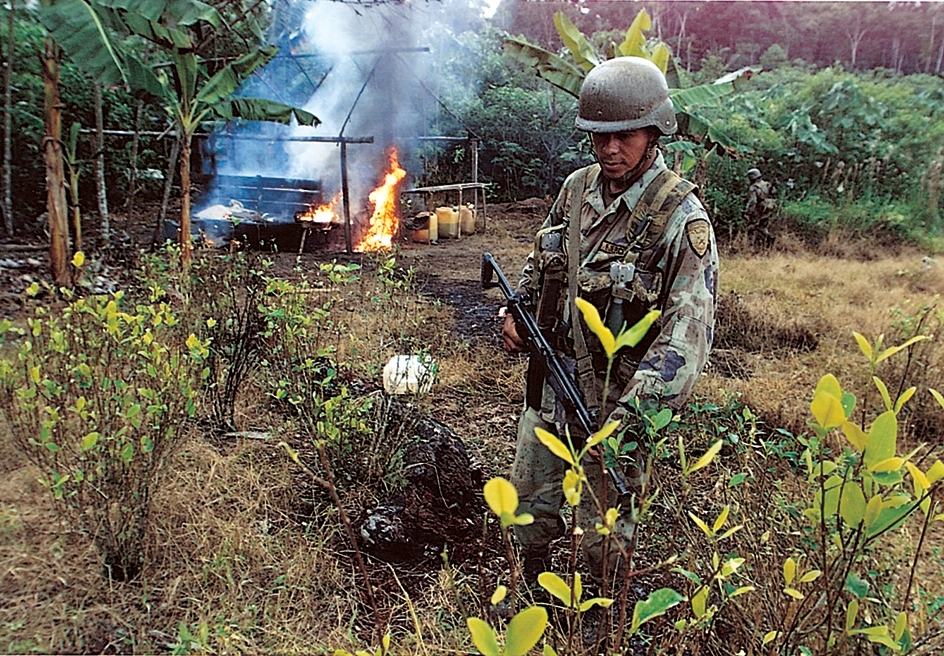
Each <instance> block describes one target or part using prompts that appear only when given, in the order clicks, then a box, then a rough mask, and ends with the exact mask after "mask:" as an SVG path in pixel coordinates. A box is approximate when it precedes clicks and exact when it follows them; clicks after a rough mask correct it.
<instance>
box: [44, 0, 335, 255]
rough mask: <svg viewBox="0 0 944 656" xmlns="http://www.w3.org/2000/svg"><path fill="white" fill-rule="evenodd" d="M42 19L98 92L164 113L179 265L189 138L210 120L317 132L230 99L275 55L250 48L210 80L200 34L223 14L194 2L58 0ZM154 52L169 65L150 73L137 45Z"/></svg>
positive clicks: (288, 115) (186, 242) (186, 236)
mask: <svg viewBox="0 0 944 656" xmlns="http://www.w3.org/2000/svg"><path fill="white" fill-rule="evenodd" d="M41 20H42V22H43V24H44V25H45V26H46V28H47V30H49V33H50V36H51V37H52V38H53V39H54V40H55V41H56V42H57V43H58V44H59V45H60V46H61V47H62V49H63V51H64V52H65V53H66V54H67V55H68V56H69V57H71V58H72V59H73V61H75V63H76V65H77V66H79V67H80V68H81V69H82V70H84V71H85V72H86V73H88V74H89V75H90V76H91V77H92V78H93V79H95V80H97V81H98V82H100V83H101V84H103V85H115V84H121V85H124V86H126V87H127V88H129V89H131V90H132V91H133V92H135V93H137V94H139V95H140V97H142V98H144V99H145V100H146V101H150V102H157V103H159V104H160V105H161V106H162V107H164V109H165V110H166V111H167V112H168V114H169V116H170V118H171V120H172V122H173V124H174V128H175V130H176V133H177V140H178V143H179V145H180V153H181V158H180V181H181V217H180V244H181V261H182V264H183V267H184V268H185V269H186V268H188V267H189V265H190V255H191V253H190V246H191V244H190V153H191V144H192V140H193V135H194V134H195V132H196V131H197V129H198V128H199V126H200V125H201V123H202V122H203V121H204V120H206V119H208V118H210V117H214V118H223V119H227V120H230V119H235V118H241V119H246V120H263V121H274V122H279V123H289V122H291V120H292V119H293V118H294V120H295V121H297V122H298V123H299V124H301V125H318V124H319V123H320V121H319V120H318V118H317V117H315V116H314V115H312V114H310V113H308V112H306V111H304V110H302V109H298V108H295V107H291V106H289V105H285V104H283V103H280V102H276V101H273V100H267V99H262V98H234V97H233V94H234V93H235V92H236V91H237V89H238V88H239V87H240V86H241V85H242V83H243V82H244V81H245V80H246V79H247V78H248V77H249V76H250V75H252V73H253V72H255V71H256V70H258V69H259V68H261V67H262V66H265V65H266V64H267V63H268V62H269V61H270V60H271V59H272V58H273V57H274V56H275V55H276V53H277V52H278V49H277V48H275V47H274V46H270V47H256V48H250V49H248V50H249V51H248V52H245V53H244V54H243V55H242V56H240V57H238V58H235V59H234V60H233V61H231V62H229V63H228V64H227V65H225V66H224V67H223V68H221V69H220V70H219V71H217V72H216V73H215V74H213V75H210V74H209V72H208V71H207V69H206V66H205V64H204V62H202V60H201V59H200V57H199V55H198V50H199V45H200V44H199V41H198V38H197V35H198V34H199V33H200V31H201V30H203V29H206V28H208V29H210V30H213V31H219V30H223V29H226V28H227V27H231V26H227V25H225V24H224V21H223V19H222V17H221V15H220V13H219V12H218V11H217V10H216V9H215V8H214V7H212V6H210V5H208V4H205V3H203V2H200V1H199V0H96V1H95V2H91V1H90V0H58V1H56V2H54V3H52V4H50V5H48V6H46V7H44V10H43V12H42V14H41ZM141 39H144V40H145V41H147V42H149V43H151V44H153V45H155V46H157V49H158V52H160V53H162V54H163V55H164V58H165V59H166V63H167V65H166V66H164V65H162V66H148V65H146V64H145V63H144V62H143V61H141V60H140V59H139V58H138V57H137V56H136V55H135V53H134V50H133V45H132V44H133V43H138V44H139V43H140V40H141Z"/></svg>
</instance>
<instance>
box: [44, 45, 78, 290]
mask: <svg viewBox="0 0 944 656" xmlns="http://www.w3.org/2000/svg"><path fill="white" fill-rule="evenodd" d="M43 91H44V101H45V103H44V115H45V118H46V136H45V138H44V140H43V141H44V143H43V154H44V159H45V162H46V212H47V214H48V219H47V221H48V224H49V265H50V267H51V268H52V272H53V279H54V280H55V282H56V284H57V285H63V286H66V287H68V286H71V284H72V271H71V269H70V268H69V217H68V207H67V205H66V183H65V174H64V170H63V160H62V100H61V99H60V98H59V46H57V45H56V44H55V42H54V41H53V40H52V39H51V38H50V37H46V47H45V52H44V55H43Z"/></svg>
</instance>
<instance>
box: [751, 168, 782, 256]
mask: <svg viewBox="0 0 944 656" xmlns="http://www.w3.org/2000/svg"><path fill="white" fill-rule="evenodd" d="M774 193H775V190H774V187H773V185H772V184H770V183H769V182H767V181H766V180H764V179H761V178H758V179H757V180H755V181H753V182H751V186H750V189H748V198H747V207H745V208H744V217H745V219H746V220H747V222H748V226H749V227H750V229H751V230H754V231H755V232H757V233H759V234H760V235H761V236H762V237H763V238H764V239H765V240H766V241H767V243H768V244H771V243H772V242H773V240H774V236H773V235H772V234H770V217H771V216H772V215H773V213H774V209H775V208H776V206H777V201H775V200H774V199H773V196H774Z"/></svg>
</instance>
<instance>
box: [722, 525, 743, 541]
mask: <svg viewBox="0 0 944 656" xmlns="http://www.w3.org/2000/svg"><path fill="white" fill-rule="evenodd" d="M742 528H744V524H738V525H737V526H732V527H731V528H729V529H728V530H727V531H725V532H724V533H722V534H721V535H719V536H718V540H724V539H725V538H729V537H731V536H732V535H734V534H735V533H737V532H738V531H740V530H741V529H742Z"/></svg>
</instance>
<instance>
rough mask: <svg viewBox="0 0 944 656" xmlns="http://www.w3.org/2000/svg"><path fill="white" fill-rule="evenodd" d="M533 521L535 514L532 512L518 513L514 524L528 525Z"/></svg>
mask: <svg viewBox="0 0 944 656" xmlns="http://www.w3.org/2000/svg"><path fill="white" fill-rule="evenodd" d="M533 523H534V515H532V514H531V513H521V514H520V515H516V516H515V518H514V524H517V525H518V526H527V525H528V524H533Z"/></svg>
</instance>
